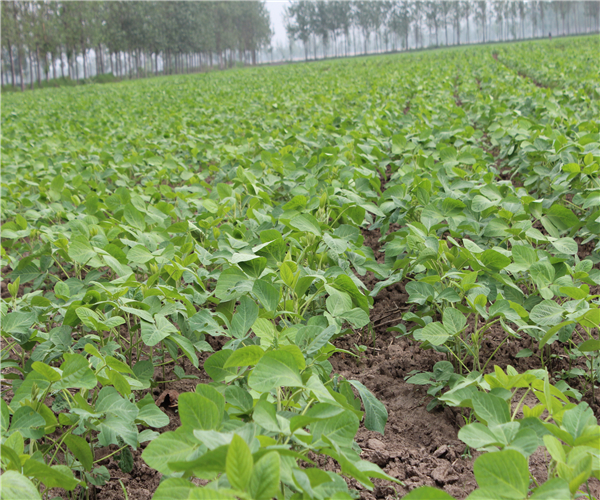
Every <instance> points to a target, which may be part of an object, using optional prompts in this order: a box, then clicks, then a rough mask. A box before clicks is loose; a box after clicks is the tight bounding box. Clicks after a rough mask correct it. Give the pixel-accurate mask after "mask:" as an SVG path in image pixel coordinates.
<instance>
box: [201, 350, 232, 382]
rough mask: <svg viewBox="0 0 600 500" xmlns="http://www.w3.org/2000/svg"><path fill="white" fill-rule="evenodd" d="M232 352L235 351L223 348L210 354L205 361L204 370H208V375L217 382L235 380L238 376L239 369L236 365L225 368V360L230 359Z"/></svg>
mask: <svg viewBox="0 0 600 500" xmlns="http://www.w3.org/2000/svg"><path fill="white" fill-rule="evenodd" d="M232 352H233V351H231V350H229V349H222V350H220V351H218V352H216V353H215V354H213V355H212V356H210V357H209V358H208V359H207V360H206V361H205V362H204V371H206V373H207V374H208V376H209V377H210V378H212V379H213V380H214V381H215V382H222V381H224V380H233V379H234V378H235V377H237V370H236V368H235V367H230V368H224V365H225V362H226V361H227V360H228V359H229V356H231V354H232Z"/></svg>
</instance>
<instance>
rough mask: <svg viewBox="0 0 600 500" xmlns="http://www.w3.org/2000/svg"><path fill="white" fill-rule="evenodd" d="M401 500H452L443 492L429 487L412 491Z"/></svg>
mask: <svg viewBox="0 0 600 500" xmlns="http://www.w3.org/2000/svg"><path fill="white" fill-rule="evenodd" d="M402 499H403V500H454V498H453V497H451V496H450V495H448V493H446V492H445V491H443V490H438V489H436V488H432V487H431V486H421V487H420V488H417V489H415V490H412V491H411V492H410V493H409V494H408V495H406V496H404V497H402Z"/></svg>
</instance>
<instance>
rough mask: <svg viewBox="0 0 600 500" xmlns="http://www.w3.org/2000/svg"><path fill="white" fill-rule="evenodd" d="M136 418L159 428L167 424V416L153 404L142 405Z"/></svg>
mask: <svg viewBox="0 0 600 500" xmlns="http://www.w3.org/2000/svg"><path fill="white" fill-rule="evenodd" d="M137 420H141V421H142V422H144V423H145V424H146V425H147V426H149V427H154V428H156V429H159V428H161V427H165V426H166V425H169V417H168V416H167V415H165V414H164V413H163V412H162V411H161V410H160V408H159V407H158V406H156V405H155V404H148V405H144V406H142V408H141V409H140V413H139V414H138V416H137Z"/></svg>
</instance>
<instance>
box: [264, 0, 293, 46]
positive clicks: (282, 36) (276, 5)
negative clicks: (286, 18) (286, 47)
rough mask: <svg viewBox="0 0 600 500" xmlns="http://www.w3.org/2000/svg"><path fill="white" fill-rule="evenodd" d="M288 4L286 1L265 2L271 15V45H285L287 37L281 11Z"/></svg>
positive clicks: (270, 0) (268, 0) (267, 0)
mask: <svg viewBox="0 0 600 500" xmlns="http://www.w3.org/2000/svg"><path fill="white" fill-rule="evenodd" d="M289 3H290V2H288V1H287V0H266V4H267V9H268V10H269V13H270V14H271V26H272V27H273V31H274V32H275V34H274V35H273V45H277V43H278V42H279V43H283V44H286V43H287V35H286V33H285V26H284V24H283V9H284V8H285V6H286V5H288V4H289Z"/></svg>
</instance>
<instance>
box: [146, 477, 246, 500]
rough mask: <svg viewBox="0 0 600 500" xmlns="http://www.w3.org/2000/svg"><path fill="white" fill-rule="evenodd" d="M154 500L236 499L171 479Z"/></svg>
mask: <svg viewBox="0 0 600 500" xmlns="http://www.w3.org/2000/svg"><path fill="white" fill-rule="evenodd" d="M152 500H235V497H234V496H233V495H229V494H226V493H221V492H219V491H216V490H213V489H212V488H200V487H198V486H196V485H195V484H193V483H191V482H190V481H188V480H187V479H181V478H169V479H167V480H165V481H163V482H161V483H160V484H159V486H158V488H157V489H156V492H155V493H154V495H153V496H152Z"/></svg>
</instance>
